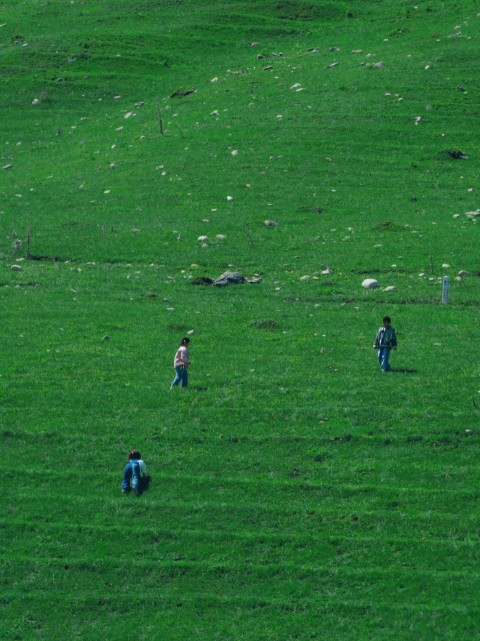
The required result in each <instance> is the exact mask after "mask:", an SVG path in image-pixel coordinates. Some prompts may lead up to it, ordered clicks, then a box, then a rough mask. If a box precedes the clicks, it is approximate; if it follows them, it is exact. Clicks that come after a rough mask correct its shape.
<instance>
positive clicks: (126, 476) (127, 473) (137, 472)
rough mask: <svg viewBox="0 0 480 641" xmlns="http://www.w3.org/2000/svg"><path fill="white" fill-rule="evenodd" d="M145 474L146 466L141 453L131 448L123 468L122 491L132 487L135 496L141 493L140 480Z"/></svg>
mask: <svg viewBox="0 0 480 641" xmlns="http://www.w3.org/2000/svg"><path fill="white" fill-rule="evenodd" d="M146 476H147V468H146V465H145V463H144V461H143V460H142V455H141V454H140V452H138V451H137V450H132V451H131V452H130V454H129V455H128V463H127V464H126V465H125V469H124V470H123V482H122V492H124V493H126V492H130V490H131V489H132V490H133V493H134V494H135V496H139V495H140V494H141V493H142V481H143V480H144V479H145V478H146Z"/></svg>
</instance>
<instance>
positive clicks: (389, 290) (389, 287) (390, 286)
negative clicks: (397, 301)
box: [383, 285, 397, 292]
mask: <svg viewBox="0 0 480 641" xmlns="http://www.w3.org/2000/svg"><path fill="white" fill-rule="evenodd" d="M396 289H397V288H396V287H395V285H388V287H384V288H383V291H384V292H394V291H395V290H396Z"/></svg>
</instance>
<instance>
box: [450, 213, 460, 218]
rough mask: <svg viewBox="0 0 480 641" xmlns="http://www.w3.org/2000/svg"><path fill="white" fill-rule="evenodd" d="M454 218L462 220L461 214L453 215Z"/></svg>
mask: <svg viewBox="0 0 480 641" xmlns="http://www.w3.org/2000/svg"><path fill="white" fill-rule="evenodd" d="M452 218H460V214H453V216H452Z"/></svg>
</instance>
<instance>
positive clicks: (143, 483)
mask: <svg viewBox="0 0 480 641" xmlns="http://www.w3.org/2000/svg"><path fill="white" fill-rule="evenodd" d="M151 482H152V477H151V476H150V474H147V476H143V477H142V478H141V479H140V485H139V488H138V489H139V490H140V495H141V494H143V493H144V492H147V491H148V488H149V487H150V483H151Z"/></svg>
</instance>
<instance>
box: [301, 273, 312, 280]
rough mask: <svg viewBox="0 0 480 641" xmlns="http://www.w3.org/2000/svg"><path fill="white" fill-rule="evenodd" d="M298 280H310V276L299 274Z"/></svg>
mask: <svg viewBox="0 0 480 641" xmlns="http://www.w3.org/2000/svg"><path fill="white" fill-rule="evenodd" d="M300 280H310V276H309V275H308V274H305V276H301V278H300Z"/></svg>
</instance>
